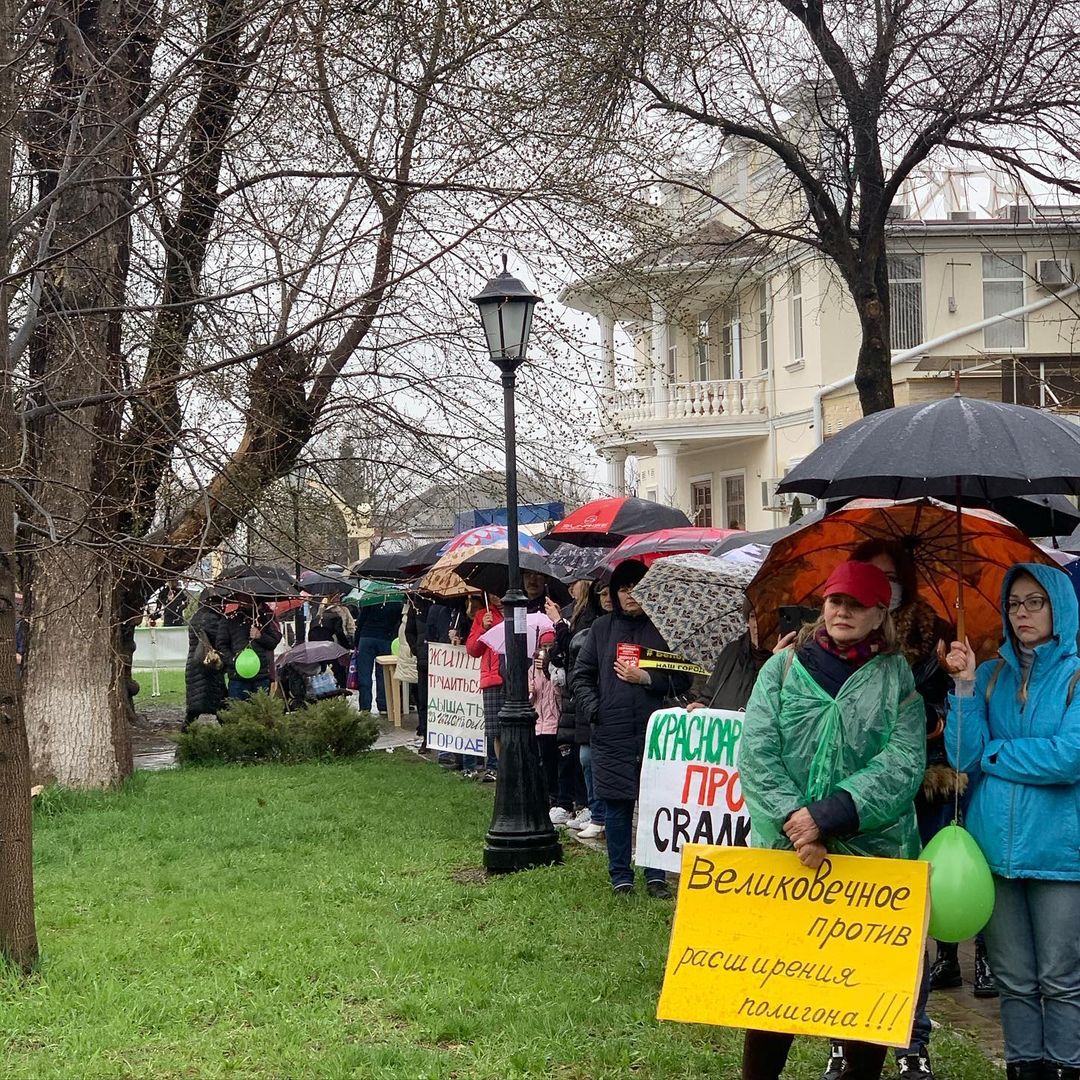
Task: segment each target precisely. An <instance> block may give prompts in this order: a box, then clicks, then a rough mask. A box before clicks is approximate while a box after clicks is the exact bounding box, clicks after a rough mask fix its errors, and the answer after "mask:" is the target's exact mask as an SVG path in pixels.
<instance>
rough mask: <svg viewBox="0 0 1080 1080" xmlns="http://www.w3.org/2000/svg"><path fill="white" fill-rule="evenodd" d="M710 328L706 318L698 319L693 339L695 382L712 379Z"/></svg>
mask: <svg viewBox="0 0 1080 1080" xmlns="http://www.w3.org/2000/svg"><path fill="white" fill-rule="evenodd" d="M711 337H712V328H711V327H710V325H709V320H708V319H698V324H697V338H696V339H695V341H694V379H695V381H697V382H710V381H711V380H712V377H713V375H712V342H711V340H710V339H711Z"/></svg>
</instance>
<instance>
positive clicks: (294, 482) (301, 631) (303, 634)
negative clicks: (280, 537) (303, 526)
mask: <svg viewBox="0 0 1080 1080" xmlns="http://www.w3.org/2000/svg"><path fill="white" fill-rule="evenodd" d="M306 481H307V466H306V465H303V464H298V465H297V466H296V467H295V468H294V469H293V471H292V472H291V473H290V474H289V490H290V491H291V492H292V511H293V544H294V548H293V554H294V556H295V559H294V572H295V576H296V580H297V581H299V580H300V574H301V572H302V571H303V567H302V566H301V565H300V495H301V493H302V492H303V490H304V484H305V482H306ZM293 629H294V631H295V634H294V637H295V643H296V644H299V643H300V642H301V641H304V640H306V638H307V625H306V620H305V619H304V605H303V604H301V605H300V606H299V607H298V608H297V609H296V614H295V615H294V616H293Z"/></svg>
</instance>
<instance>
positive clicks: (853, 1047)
mask: <svg viewBox="0 0 1080 1080" xmlns="http://www.w3.org/2000/svg"><path fill="white" fill-rule="evenodd" d="M794 1040H795V1036H794V1035H784V1034H782V1033H781V1032H777V1031H747V1033H746V1035H745V1036H744V1038H743V1058H742V1080H779V1077H780V1074H781V1073H782V1072H783V1071H784V1066H785V1065H786V1064H787V1057H788V1052H789V1051H790V1050H791V1044H792V1042H793V1041H794ZM886 1049H887V1048H886V1047H884V1046H875V1045H874V1044H873V1043H863V1042H854V1041H852V1042H845V1043H844V1057H845V1059H846V1060H847V1069H846V1070H845V1071H844V1080H878V1078H879V1077H880V1076H881V1069H882V1066H883V1065H884V1064H885V1053H886Z"/></svg>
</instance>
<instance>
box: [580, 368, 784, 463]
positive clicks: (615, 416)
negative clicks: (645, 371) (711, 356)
mask: <svg viewBox="0 0 1080 1080" xmlns="http://www.w3.org/2000/svg"><path fill="white" fill-rule="evenodd" d="M768 383H769V379H768V376H767V375H757V376H754V377H753V378H750V379H708V380H695V381H691V382H676V383H670V384H668V385H666V386H660V387H656V386H647V387H638V388H635V389H633V390H619V391H614V392H609V395H608V401H609V402H610V404H609V405H607V407H606V408H605V410H604V415H603V416H602V417H601V426H600V430H599V431H598V432H597V433H596V436H595V439H596V442H597V444H598V445H599V446H600V447H602V448H603V447H625V448H626V449H628V450H631V451H632V452H640V451H641V450H643V449H645V448H646V447H647V444H649V443H652V442H654V441H655V440H657V439H680V440H688V441H693V442H697V441H709V440H712V439H716V438H721V439H726V438H745V437H747V436H754V435H765V434H768V430H769V428H768V417H769V405H768Z"/></svg>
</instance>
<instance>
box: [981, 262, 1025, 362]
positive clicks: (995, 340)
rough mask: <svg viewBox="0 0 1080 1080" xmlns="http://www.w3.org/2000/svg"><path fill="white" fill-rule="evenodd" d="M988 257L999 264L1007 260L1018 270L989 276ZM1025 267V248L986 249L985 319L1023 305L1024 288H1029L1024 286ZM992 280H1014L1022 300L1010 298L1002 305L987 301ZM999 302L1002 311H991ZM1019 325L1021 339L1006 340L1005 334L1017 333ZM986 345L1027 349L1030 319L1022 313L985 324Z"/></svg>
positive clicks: (995, 348)
mask: <svg viewBox="0 0 1080 1080" xmlns="http://www.w3.org/2000/svg"><path fill="white" fill-rule="evenodd" d="M989 259H992V260H994V261H995V262H996V263H998V264H1001V263H1004V264H1006V265H1008V266H1010V267H1011V269H1013V270H1014V271H1015V275H1008V276H1006V275H1004V274H1002V275H1000V276H999V275H996V274H995V275H991V276H989V277H988V276H987V273H986V270H987V260H989ZM1017 264H1019V265H1017ZM1025 268H1026V260H1025V258H1024V253H1023V252H1022V251H1017V252H1007V253H1002V252H997V251H987V252H984V253H983V257H982V292H983V318H984V319H989V318H991V317H992V316H994V315H1001V314H1003V313H1004V312H1006V311H1012V310H1013V309H1014V308H1018V307H1023V305H1024V294H1025V291H1026V289H1025V286H1026V277H1025ZM989 283H994V284H998V285H1001V284H1005V283H1008V284H1012V285H1018V286H1019V291H1018V294H1017V295H1018V298H1019V302H1018V303H1012V302H1011V301H1010V302H1008V303H1007V304H1003V305H996V304H990V305H988V304H987V302H986V288H987V285H988V284H989ZM997 306H1000V308H1001V310H1000V311H991V310H990V308H991V307H997ZM1017 327H1019V331H1020V333H1019V337H1020V340H1019V341H1007V340H1005V338H1006V337H1007V336H1008V334H1009V332H1010V331H1012V333H1013V335H1014V336H1015V334H1016V328H1017ZM983 348H985V349H987V350H990V351H993V352H1014V351H1016V350H1017V349H1026V348H1027V319H1025V318H1023V317H1021V318H1019V319H1013V320H1011V321H1009V322H1004V323H995V324H994V325H993V326H986V327H983Z"/></svg>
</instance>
